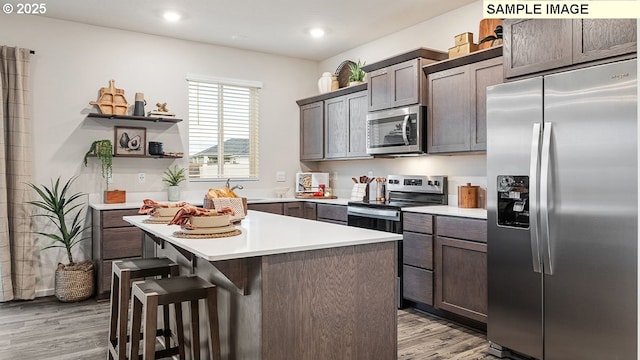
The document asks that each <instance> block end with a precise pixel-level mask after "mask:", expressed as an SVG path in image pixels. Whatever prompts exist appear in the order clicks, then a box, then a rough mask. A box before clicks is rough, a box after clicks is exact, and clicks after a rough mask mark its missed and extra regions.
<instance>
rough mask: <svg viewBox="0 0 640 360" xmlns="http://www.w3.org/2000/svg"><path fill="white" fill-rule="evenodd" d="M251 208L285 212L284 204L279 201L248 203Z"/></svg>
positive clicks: (274, 212)
mask: <svg viewBox="0 0 640 360" xmlns="http://www.w3.org/2000/svg"><path fill="white" fill-rule="evenodd" d="M247 208H248V209H249V210H255V211H262V212H268V213H272V214H278V215H282V214H283V213H284V210H283V208H284V207H283V205H282V203H280V202H277V203H258V204H249V205H247Z"/></svg>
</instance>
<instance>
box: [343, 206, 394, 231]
mask: <svg viewBox="0 0 640 360" xmlns="http://www.w3.org/2000/svg"><path fill="white" fill-rule="evenodd" d="M401 214H402V213H401V212H400V210H393V209H376V208H371V207H364V206H363V207H360V206H347V225H349V226H355V227H360V228H365V229H372V230H379V231H386V232H390V233H396V234H401V233H402V217H401Z"/></svg>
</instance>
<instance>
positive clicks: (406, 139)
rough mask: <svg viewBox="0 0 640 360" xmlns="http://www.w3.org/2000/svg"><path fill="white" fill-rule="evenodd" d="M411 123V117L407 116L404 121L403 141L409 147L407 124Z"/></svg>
mask: <svg viewBox="0 0 640 360" xmlns="http://www.w3.org/2000/svg"><path fill="white" fill-rule="evenodd" d="M408 123H409V115H405V117H404V121H402V140H404V144H405V145H407V146H408V145H409V138H408V136H407V124H408Z"/></svg>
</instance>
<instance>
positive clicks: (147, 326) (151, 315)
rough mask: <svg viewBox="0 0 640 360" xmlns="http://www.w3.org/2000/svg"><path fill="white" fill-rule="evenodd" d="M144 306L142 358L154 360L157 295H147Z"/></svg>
mask: <svg viewBox="0 0 640 360" xmlns="http://www.w3.org/2000/svg"><path fill="white" fill-rule="evenodd" d="M144 306H145V312H144V339H143V340H144V342H143V343H142V353H143V357H142V359H143V360H154V359H155V358H156V331H157V328H158V297H157V296H154V295H147V297H146V301H145V304H144ZM132 360H133V359H132Z"/></svg>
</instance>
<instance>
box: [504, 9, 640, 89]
mask: <svg viewBox="0 0 640 360" xmlns="http://www.w3.org/2000/svg"><path fill="white" fill-rule="evenodd" d="M636 26H637V25H636V19H575V20H572V19H517V20H516V19H505V20H504V33H503V37H504V43H503V44H504V76H505V78H512V77H517V76H523V75H528V74H534V73H540V72H549V71H551V70H554V69H560V68H563V67H567V66H571V65H577V64H584V63H586V62H592V61H598V60H604V59H607V58H611V57H616V56H622V55H629V56H635V53H636V48H637V45H636V44H637V27H636Z"/></svg>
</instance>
